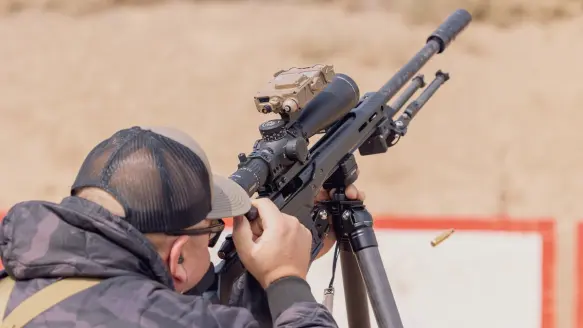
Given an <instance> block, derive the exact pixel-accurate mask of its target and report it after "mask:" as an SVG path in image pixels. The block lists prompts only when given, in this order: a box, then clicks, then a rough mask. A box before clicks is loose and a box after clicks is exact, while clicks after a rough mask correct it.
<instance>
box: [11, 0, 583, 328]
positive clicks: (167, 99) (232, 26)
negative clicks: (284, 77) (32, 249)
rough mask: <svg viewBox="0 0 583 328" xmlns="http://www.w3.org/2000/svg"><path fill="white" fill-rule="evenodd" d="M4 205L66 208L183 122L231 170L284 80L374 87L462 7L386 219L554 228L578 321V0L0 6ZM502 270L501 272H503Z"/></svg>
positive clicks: (377, 179) (400, 149) (404, 145)
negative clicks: (441, 77)
mask: <svg viewBox="0 0 583 328" xmlns="http://www.w3.org/2000/svg"><path fill="white" fill-rule="evenodd" d="M0 5H1V8H0V9H1V15H0V40H2V42H0V113H1V115H0V150H1V151H2V159H1V160H0V181H1V182H2V189H1V190H2V191H1V192H0V209H7V208H8V207H10V206H11V205H12V204H14V203H15V202H19V201H22V200H28V199H45V200H53V201H58V200H60V198H62V197H63V196H66V195H67V193H68V187H69V186H70V184H71V183H72V181H73V179H74V176H75V174H76V170H77V168H78V167H79V166H80V164H81V161H82V160H83V158H84V156H85V154H86V153H87V152H88V151H89V150H90V149H91V148H92V147H93V146H94V145H95V144H97V143H98V142H99V141H101V140H103V139H105V138H107V137H108V136H109V135H110V134H111V133H113V132H114V131H115V130H117V129H120V128H125V127H128V126H133V125H142V124H147V125H172V126H177V127H180V128H182V129H184V130H186V131H187V132H189V133H191V134H192V135H193V136H194V137H195V138H196V139H197V140H199V141H200V142H201V143H202V144H203V145H204V147H205V148H206V149H207V151H208V154H209V157H210V160H211V163H212V164H213V166H214V168H215V170H216V171H217V172H218V173H222V174H226V175H228V174H230V173H231V172H232V171H234V169H235V167H236V163H237V154H238V153H239V152H249V151H250V150H251V147H252V145H253V142H254V140H255V139H256V138H257V137H258V130H257V125H258V124H259V123H260V122H262V121H264V120H267V119H270V118H272V117H271V116H266V115H262V114H259V113H258V112H257V111H256V109H255V107H254V105H253V96H254V94H255V92H256V91H257V90H258V89H259V88H260V87H262V86H263V84H265V83H267V81H269V80H270V79H271V77H272V74H273V73H274V72H276V71H278V70H280V69H286V68H289V67H292V66H302V65H312V64H315V63H325V64H333V65H334V66H335V69H336V72H342V73H345V74H348V75H350V76H351V77H353V78H354V79H355V80H356V82H357V83H358V84H359V86H360V90H361V94H363V93H364V92H365V91H375V90H377V89H378V88H379V87H380V86H381V85H382V84H384V83H385V82H386V81H387V80H388V79H389V78H390V77H391V76H392V74H393V73H394V72H395V71H396V70H397V69H398V68H399V67H400V66H401V65H402V64H404V63H405V62H406V61H407V60H408V59H409V58H410V57H411V56H412V55H413V54H414V53H415V52H417V50H418V49H420V48H421V47H422V46H423V44H424V41H425V39H426V37H427V36H428V34H429V33H431V32H432V30H433V29H434V28H435V27H436V26H437V25H436V24H438V23H439V22H441V21H442V20H443V19H444V18H445V17H446V16H447V15H448V14H449V13H450V12H451V11H452V10H454V9H456V8H458V7H464V8H466V9H468V10H469V11H471V12H472V13H473V14H474V18H475V20H474V22H473V23H472V24H471V25H470V27H469V28H468V29H467V30H466V31H465V32H464V33H463V34H462V35H461V36H460V37H459V38H458V39H457V40H456V41H455V42H454V43H452V45H451V46H450V47H449V48H448V50H447V51H446V52H445V53H444V54H443V55H438V56H436V57H434V59H433V60H432V61H431V62H430V64H428V65H427V66H426V67H425V68H424V69H423V70H422V73H424V74H425V76H426V77H427V78H428V80H430V79H432V77H433V74H434V72H435V71H436V70H437V69H443V70H444V71H447V72H449V73H450V74H451V80H450V81H449V82H447V84H446V85H445V86H444V87H443V88H441V90H440V91H439V92H438V93H437V94H436V95H435V96H434V98H433V99H432V101H431V102H430V103H429V104H428V105H427V106H426V107H425V108H424V109H423V110H422V112H421V113H420V114H419V115H418V116H417V117H416V118H415V120H414V122H413V123H412V125H411V127H410V130H409V133H408V135H407V136H406V137H405V138H404V139H402V140H401V141H400V143H399V144H398V145H397V146H396V147H394V148H392V149H391V151H390V152H389V153H387V154H386V155H384V156H375V157H374V158H366V157H365V158H361V157H359V158H358V160H359V163H360V168H361V172H362V173H361V178H360V180H359V181H358V186H360V188H361V189H364V190H365V191H366V193H367V203H368V206H369V208H370V210H371V211H372V212H373V213H387V214H406V215H409V214H413V215H429V214H431V215H435V214H437V215H448V216H449V215H454V216H493V215H500V216H508V217H513V218H517V219H521V218H532V217H536V218H539V217H554V218H556V219H557V220H558V231H559V235H560V237H559V239H558V240H559V245H558V250H559V255H558V262H559V267H558V271H557V275H556V284H557V286H558V293H557V294H556V295H555V297H556V298H557V304H558V306H557V309H556V310H557V317H558V321H557V327H560V328H567V327H573V325H572V323H573V316H574V311H573V308H572V307H573V289H574V285H573V278H574V269H575V268H574V261H573V256H574V255H573V247H574V234H575V232H574V231H575V222H576V221H578V220H579V219H580V218H583V201H581V198H582V197H583V149H582V147H581V141H582V140H583V130H582V129H581V126H582V122H583V110H582V109H583V108H582V105H583V84H582V83H581V82H580V79H581V76H582V75H583V65H582V64H581V60H583V41H582V39H581V35H582V34H583V17H580V16H581V14H582V13H583V2H582V1H580V0H579V1H568V0H528V1H527V0H393V1H385V0H379V1H372V0H371V1H365V0H346V1H323V0H322V1H316V0H312V1H291V0H290V1H137V0H136V1H130V0H128V1H122V0H120V1H115V0H85V1H80V0H53V1H51V0H0ZM501 270H503V268H501Z"/></svg>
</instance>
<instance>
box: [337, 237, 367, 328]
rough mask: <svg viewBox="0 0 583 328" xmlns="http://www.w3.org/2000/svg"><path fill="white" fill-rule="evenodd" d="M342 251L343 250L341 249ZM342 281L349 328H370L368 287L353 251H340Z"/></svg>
mask: <svg viewBox="0 0 583 328" xmlns="http://www.w3.org/2000/svg"><path fill="white" fill-rule="evenodd" d="M341 249H342V248H341ZM340 264H341V266H342V281H343V282H344V298H345V300H346V314H347V317H348V327H349V328H370V316H369V313H368V298H367V295H366V286H365V284H364V281H363V280H362V276H361V273H360V270H359V268H358V262H357V261H356V257H355V256H354V254H353V253H352V251H346V250H341V251H340Z"/></svg>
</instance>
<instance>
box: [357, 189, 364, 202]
mask: <svg viewBox="0 0 583 328" xmlns="http://www.w3.org/2000/svg"><path fill="white" fill-rule="evenodd" d="M358 199H359V200H361V201H363V202H364V200H365V199H366V194H365V193H364V191H361V190H359V191H358Z"/></svg>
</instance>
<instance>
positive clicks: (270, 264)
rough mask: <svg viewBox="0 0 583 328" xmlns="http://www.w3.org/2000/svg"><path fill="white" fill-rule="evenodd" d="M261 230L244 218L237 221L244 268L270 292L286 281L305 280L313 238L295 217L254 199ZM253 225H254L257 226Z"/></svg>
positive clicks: (236, 235)
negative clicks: (275, 285)
mask: <svg viewBox="0 0 583 328" xmlns="http://www.w3.org/2000/svg"><path fill="white" fill-rule="evenodd" d="M252 203H253V206H255V207H256V208H257V210H258V211H259V218H258V219H257V220H255V221H259V222H260V227H258V226H257V225H258V224H259V222H258V223H257V224H254V226H255V227H254V228H253V229H252V226H251V223H249V221H248V220H247V219H246V218H245V217H243V216H240V217H235V218H234V227H233V241H234V242H235V247H236V248H237V253H238V254H239V258H240V259H241V262H242V263H243V265H245V268H246V269H247V270H248V271H249V272H250V273H251V274H252V275H253V276H254V277H255V279H257V281H258V282H259V283H260V284H261V286H263V288H267V287H268V286H269V285H270V284H271V283H272V282H274V281H275V280H278V279H280V278H284V277H292V276H293V277H300V278H302V279H306V277H307V274H308V266H309V263H310V252H311V249H312V234H311V232H310V231H309V230H308V229H307V228H306V227H304V226H303V225H302V224H301V223H300V222H299V220H298V219H297V218H296V217H293V216H291V215H287V214H285V213H282V212H280V211H279V209H278V208H277V206H275V204H274V203H273V202H272V201H271V200H269V199H268V198H261V199H253V200H252ZM255 221H254V223H255Z"/></svg>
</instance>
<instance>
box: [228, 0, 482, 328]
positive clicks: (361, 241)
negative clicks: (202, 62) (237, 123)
mask: <svg viewBox="0 0 583 328" xmlns="http://www.w3.org/2000/svg"><path fill="white" fill-rule="evenodd" d="M471 20H472V17H471V15H470V13H469V12H468V11H466V10H463V9H459V10H457V11H455V12H454V13H453V14H451V15H450V16H449V17H448V18H447V19H446V20H445V22H443V23H442V24H441V25H440V26H439V27H438V28H437V29H436V30H435V31H434V32H433V33H432V34H431V35H430V36H429V38H428V39H427V42H426V44H425V46H424V47H423V48H422V49H421V50H420V51H419V52H418V53H417V54H415V56H414V57H413V58H412V59H411V60H410V61H409V62H407V63H406V64H405V65H404V66H403V67H402V68H401V69H400V70H399V71H398V72H397V73H396V74H395V75H394V76H393V77H392V78H391V79H390V80H389V81H388V82H387V83H386V84H385V85H383V86H382V87H381V88H380V89H379V90H378V91H376V92H371V93H366V94H365V95H364V96H363V97H362V98H361V97H360V91H359V88H358V85H357V84H356V83H355V82H354V81H353V80H352V79H351V78H350V77H349V76H347V75H345V74H332V76H333V77H332V78H329V76H330V74H331V72H332V71H331V68H330V66H321V67H320V70H319V72H320V73H323V74H318V69H314V68H311V70H310V69H299V71H300V73H301V74H300V75H302V79H298V80H296V81H295V84H293V85H294V88H297V90H294V91H293V92H289V94H286V93H284V92H280V94H279V95H278V96H277V97H272V98H271V99H269V97H259V96H258V97H256V104H257V106H258V109H259V110H260V111H261V112H263V113H268V112H270V111H271V109H272V105H273V107H274V108H279V109H280V110H279V112H277V113H278V114H280V115H281V119H274V120H270V121H267V122H264V123H263V124H261V125H260V126H259V131H260V133H261V137H262V138H261V139H260V140H257V141H256V143H255V145H254V146H253V151H252V152H251V153H250V154H249V155H245V154H239V160H240V163H239V168H238V170H237V171H236V172H235V173H233V174H232V175H231V177H230V178H231V179H232V180H233V181H235V182H237V183H238V184H239V185H240V186H241V187H243V188H244V189H245V190H246V191H247V193H248V194H249V196H253V195H254V194H255V193H257V194H258V196H259V197H268V198H270V199H271V200H272V201H273V202H274V203H275V204H276V205H277V206H278V207H279V209H280V210H281V211H282V212H285V213H288V214H290V215H293V216H295V217H297V218H298V219H299V220H300V221H301V222H302V224H304V225H305V226H306V227H307V228H308V229H310V230H311V231H312V235H313V245H312V246H313V247H312V250H313V251H312V258H314V257H315V256H316V255H317V253H318V252H319V250H320V248H321V246H322V238H323V236H324V234H325V233H326V232H327V231H328V229H330V228H331V227H330V226H329V223H328V222H329V221H328V218H329V217H331V218H332V222H333V223H332V228H333V229H334V231H335V232H336V236H337V238H338V241H339V245H340V246H341V247H342V250H343V251H344V252H342V253H343V254H342V256H343V257H342V261H343V263H344V262H346V265H349V263H352V265H356V264H357V263H358V266H359V267H360V272H361V274H362V277H344V280H345V288H346V285H347V283H346V281H347V279H351V280H350V284H352V285H358V283H357V282H358V281H360V285H362V287H363V288H364V287H365V288H366V289H367V291H368V296H369V298H370V300H371V304H372V305H373V310H374V313H375V315H376V319H377V323H378V325H379V327H382V328H384V327H390V328H400V327H402V323H401V319H400V316H399V313H398V310H397V306H396V303H395V300H394V298H393V295H392V291H391V288H390V285H389V282H388V279H387V277H386V273H385V272H384V268H383V267H382V259H381V258H380V255H379V253H378V247H377V246H378V245H377V242H376V237H375V235H374V231H373V229H372V216H371V215H370V214H369V213H368V212H367V211H366V209H365V206H364V204H363V203H362V202H361V201H350V200H347V199H345V197H344V187H346V186H348V185H350V184H352V183H354V182H355V181H356V179H357V178H358V176H357V174H358V173H357V164H356V160H355V157H354V155H353V153H354V152H355V151H356V150H357V149H358V150H359V153H360V154H361V155H362V156H368V155H375V154H380V153H384V152H386V151H387V149H388V148H389V147H391V146H393V145H395V144H396V143H397V141H398V140H399V138H400V137H401V136H404V135H405V133H406V131H407V127H408V125H409V122H410V121H411V120H412V119H413V117H414V116H415V115H416V114H417V113H418V112H419V110H420V109H421V108H422V107H423V106H424V105H425V103H426V102H427V101H428V100H429V99H430V97H431V96H432V95H433V94H434V93H435V92H436V91H437V89H438V88H439V87H440V86H441V85H442V84H443V83H445V82H446V81H447V80H448V79H449V75H448V74H447V73H443V72H441V71H438V72H437V73H436V77H435V79H434V80H433V81H432V82H431V83H430V84H429V86H428V87H427V88H425V89H424V90H423V91H422V93H421V94H420V96H419V97H418V98H417V99H416V100H415V101H413V102H411V103H410V104H409V105H408V106H407V107H406V109H405V110H404V111H403V113H402V114H401V115H400V116H399V117H398V118H397V119H394V116H395V115H396V114H397V113H398V112H399V110H400V109H401V107H403V106H404V105H405V103H406V102H407V101H408V100H409V98H411V97H412V96H413V94H414V93H415V92H416V91H417V90H418V89H420V88H423V87H424V86H425V83H424V81H423V76H417V77H415V78H413V76H414V75H415V74H416V73H417V72H418V71H419V70H420V69H421V68H422V67H423V66H424V65H425V64H426V63H427V62H428V61H429V60H430V59H431V58H432V57H433V55H435V54H439V53H442V52H443V51H444V50H445V49H446V48H447V46H448V45H449V44H450V43H451V42H452V41H453V40H454V39H455V37H456V36H457V35H458V34H459V33H460V32H462V31H463V30H464V29H465V28H466V27H467V26H468V25H469V23H470V22H471ZM296 70H297V69H296ZM302 70H303V71H302ZM307 71H310V72H311V73H309V74H308V73H306V72H307ZM314 72H315V73H314ZM296 73H297V71H296ZM332 73H333V72H332ZM278 74H279V75H278ZM310 74H311V75H310ZM307 77H309V78H307ZM327 77H328V78H329V80H328V81H324V82H322V81H323V80H326V78H327ZM412 78H413V80H412V82H411V84H410V85H409V87H408V88H407V89H406V90H405V91H404V92H403V94H402V95H401V96H400V97H399V98H398V99H397V100H396V101H395V104H394V105H393V106H390V105H387V102H388V101H390V100H391V99H392V98H393V97H394V96H395V95H396V94H397V93H398V92H399V91H400V90H401V89H402V88H403V87H404V86H405V84H407V83H408V81H409V80H411V79H412ZM278 79H279V81H280V85H284V84H285V83H286V81H287V80H289V79H290V77H289V75H285V74H284V73H282V72H279V73H276V75H275V80H276V83H277V81H278ZM286 79H287V80H286ZM304 82H305V83H304ZM270 83H271V82H270ZM324 85H325V87H323V86H324ZM310 88H311V89H310ZM310 90H311V91H310ZM310 92H311V93H310ZM310 94H311V95H313V96H314V97H313V99H311V96H310ZM299 95H302V97H303V98H301V99H299V98H298V97H299ZM306 95H308V96H306ZM294 96H295V98H294ZM285 97H287V98H285ZM306 97H307V98H306ZM284 98H285V100H284ZM298 99H299V100H298ZM309 99H311V100H309ZM308 100H309V101H308ZM282 104H283V105H282ZM292 109H293V110H292ZM274 112H275V111H274ZM319 132H322V133H323V136H322V137H321V138H320V140H318V141H317V142H316V143H315V144H314V145H313V146H312V147H311V148H308V145H309V138H310V137H312V136H314V135H315V134H317V133H319ZM322 187H323V188H325V189H328V190H329V189H332V188H336V193H335V194H334V195H333V198H332V200H330V201H327V202H323V203H321V204H318V205H316V206H314V198H315V196H316V195H317V193H318V192H319V190H320V189H321V188H322ZM254 216H256V212H255V213H253V211H252V212H251V213H250V214H249V216H248V218H249V219H251V220H253V219H254ZM344 253H351V254H350V256H352V257H354V258H355V259H356V261H357V262H355V261H354V260H351V258H349V257H346V258H344V256H347V255H345V254H344ZM219 256H220V257H221V258H222V259H223V261H222V262H221V263H220V264H219V265H218V266H217V273H218V275H219V287H218V288H219V298H220V299H221V302H222V303H226V302H228V299H229V296H230V293H231V285H232V283H233V282H234V280H235V279H236V278H237V277H239V276H240V275H241V274H242V273H243V272H244V268H243V266H242V265H241V263H240V261H239V259H238V257H237V254H236V250H235V247H234V245H233V242H232V239H231V237H230V236H227V239H226V241H225V243H224V244H223V246H222V247H221V249H220V251H219ZM343 270H344V268H343ZM353 271H354V270H353ZM347 272H348V271H347ZM354 272H359V271H358V270H356V271H354ZM353 287H354V286H353ZM353 287H351V288H353ZM352 292H356V291H352ZM359 294H360V295H366V293H364V294H363V293H359ZM347 302H348V301H347ZM355 303H357V304H359V305H358V309H355V308H352V309H348V312H349V313H348V314H349V315H348V320H349V322H350V327H357V326H358V327H368V326H369V325H370V324H369V322H368V320H369V319H368V308H367V303H368V302H367V301H366V300H361V301H359V302H354V300H352V301H351V302H350V304H353V305H354V304H355ZM347 305H348V303H347Z"/></svg>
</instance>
